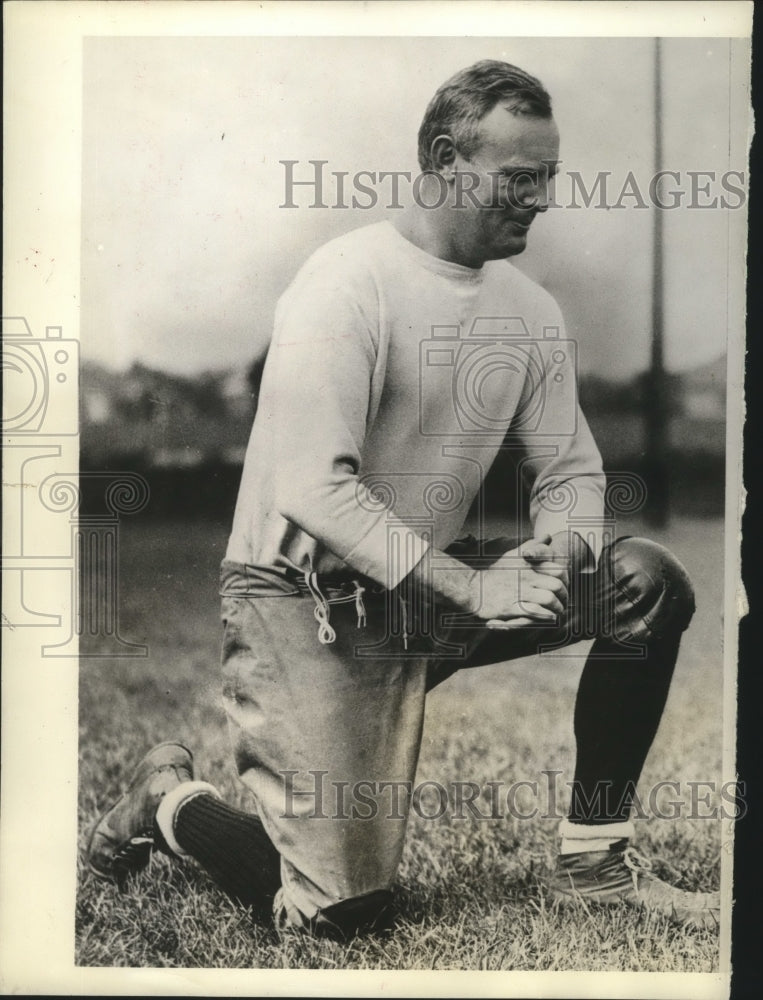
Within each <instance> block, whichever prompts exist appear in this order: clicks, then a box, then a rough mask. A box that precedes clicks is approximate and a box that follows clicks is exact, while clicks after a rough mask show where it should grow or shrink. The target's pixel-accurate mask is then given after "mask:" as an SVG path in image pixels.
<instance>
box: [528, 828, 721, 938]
mask: <svg viewBox="0 0 763 1000" xmlns="http://www.w3.org/2000/svg"><path fill="white" fill-rule="evenodd" d="M546 886H547V888H548V890H549V892H550V895H551V898H552V900H554V901H556V902H559V903H562V904H565V903H570V902H572V901H574V900H583V901H586V902H592V903H604V904H610V905H614V904H618V903H626V904H628V905H629V906H635V907H641V908H643V909H645V910H648V911H650V912H652V913H660V914H663V915H664V916H666V917H668V918H669V919H671V920H672V921H673V922H674V923H677V924H681V925H683V926H685V927H707V928H714V927H717V926H718V924H719V922H720V895H719V893H717V892H686V891H684V890H683V889H677V888H676V887H675V886H672V885H670V884H669V883H668V882H663V881H662V879H659V878H658V877H657V876H656V875H655V874H654V873H653V871H652V863H651V861H650V860H649V859H648V858H644V857H643V856H642V855H641V854H639V853H638V851H636V850H635V848H633V847H629V846H628V840H627V839H622V840H618V841H616V842H615V843H614V844H612V846H611V847H610V848H609V850H606V851H591V852H589V853H579V854H562V855H560V856H559V857H558V859H557V864H556V871H555V872H554V874H553V875H552V876H551V877H550V878H548V879H546Z"/></svg>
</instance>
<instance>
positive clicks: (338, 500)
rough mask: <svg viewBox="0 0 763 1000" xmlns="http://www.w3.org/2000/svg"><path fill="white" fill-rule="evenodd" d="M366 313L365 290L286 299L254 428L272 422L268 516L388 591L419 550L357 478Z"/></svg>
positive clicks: (370, 323) (366, 371) (315, 286)
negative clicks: (273, 514)
mask: <svg viewBox="0 0 763 1000" xmlns="http://www.w3.org/2000/svg"><path fill="white" fill-rule="evenodd" d="M323 273H324V276H325V270H324V272H323ZM374 306H375V302H374V301H373V298H372V295H371V294H370V293H369V291H368V289H358V288H354V289H347V287H346V286H340V283H339V282H334V283H330V284H328V285H327V284H325V283H318V282H317V281H309V280H306V281H305V283H304V284H303V285H302V287H300V288H299V289H297V291H296V292H294V290H292V292H291V293H290V294H287V296H285V298H284V300H282V302H281V304H280V306H279V310H278V313H277V315H276V324H275V330H274V336H273V341H272V344H271V348H270V352H269V357H268V364H267V386H266V387H265V389H266V391H264V392H263V397H264V399H265V412H263V413H262V414H261V415H258V419H263V420H270V421H272V440H273V442H274V445H275V458H276V461H275V463H274V476H275V491H274V494H275V503H276V508H277V510H278V513H280V514H281V515H282V516H283V517H284V518H286V519H287V520H288V521H290V522H291V523H293V524H294V525H296V526H297V527H299V528H300V529H302V530H303V531H305V532H306V533H307V534H309V535H311V536H312V537H313V538H315V539H316V540H318V541H319V542H321V543H322V544H323V545H325V546H326V547H327V548H329V549H331V550H332V551H333V552H334V553H335V554H336V555H337V556H338V557H339V558H340V559H342V560H343V561H344V562H346V563H347V564H348V565H349V566H351V567H353V568H354V569H355V570H357V571H358V572H359V573H361V574H363V575H365V576H368V577H370V578H371V579H373V580H375V581H377V582H378V583H381V584H383V585H384V586H386V587H389V588H392V587H395V586H396V585H397V584H398V583H399V582H400V580H402V579H403V577H405V576H406V575H407V574H408V573H409V572H410V571H411V570H412V569H413V567H414V566H415V565H416V564H417V563H418V562H419V560H420V559H421V558H422V556H423V555H424V552H425V551H426V549H427V546H428V543H427V541H426V540H425V539H423V538H421V537H420V536H419V535H418V534H417V533H416V532H414V531H413V530H411V529H410V528H409V527H407V526H406V525H405V524H404V522H403V521H402V520H401V519H400V518H398V517H397V516H396V515H395V514H394V512H393V511H391V510H388V509H385V508H383V507H382V506H381V504H380V502H379V500H378V498H376V497H374V496H371V495H370V494H369V491H368V490H367V489H366V488H365V487H364V486H363V485H362V483H361V482H360V481H359V478H358V475H359V471H360V466H361V453H362V449H363V443H364V440H365V436H366V431H367V422H368V419H369V407H370V403H371V392H372V383H373V379H374V375H375V369H376V365H377V349H378V343H376V342H375V341H377V342H378V338H379V330H378V326H379V324H378V319H376V318H375V317H373V315H372V313H373V310H374ZM391 535H395V536H396V540H395V544H393V545H391V544H390V536H391Z"/></svg>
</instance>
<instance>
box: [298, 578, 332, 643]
mask: <svg viewBox="0 0 763 1000" xmlns="http://www.w3.org/2000/svg"><path fill="white" fill-rule="evenodd" d="M305 583H306V584H307V587H308V589H309V591H310V593H311V594H312V595H313V600H314V601H315V610H314V611H313V614H314V615H315V620H316V621H317V622H318V642H319V643H320V644H321V645H322V646H328V645H329V643H332V642H335V641H336V632H335V631H334V630H333V628H332V627H331V625H330V624H329V617H330V616H331V608H330V607H329V602H328V601H327V600H326V598H325V597H324V596H323V594H322V593H321V589H320V587H319V586H318V574H317V573H311V572H310V570H307V571H306V572H305Z"/></svg>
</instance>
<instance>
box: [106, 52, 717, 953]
mask: <svg viewBox="0 0 763 1000" xmlns="http://www.w3.org/2000/svg"><path fill="white" fill-rule="evenodd" d="M419 158H420V164H421V168H422V171H424V172H425V174H426V177H425V179H424V182H423V183H422V185H421V187H420V191H419V198H418V199H417V202H416V204H414V205H413V206H411V207H410V209H408V210H407V211H406V212H405V213H404V214H402V215H401V216H400V218H399V219H398V220H396V222H395V224H394V225H393V224H391V223H389V222H384V223H380V224H376V225H372V226H367V227H364V228H361V229H359V230H355V231H354V232H351V233H349V234H347V235H345V236H342V237H340V238H339V239H336V240H333V241H332V242H330V243H329V244H327V245H326V246H324V247H322V248H321V249H320V250H319V251H318V252H317V253H315V254H314V255H313V256H312V257H311V258H310V260H308V262H307V263H306V264H305V265H304V267H303V268H302V269H301V271H300V272H299V274H298V275H297V277H296V278H295V279H294V281H293V283H292V285H291V287H290V288H289V289H288V290H287V292H286V293H285V294H284V296H283V297H282V299H281V301H280V302H279V304H278V309H277V313H276V319H275V329H274V334H273V339H272V343H271V347H270V351H269V354H268V359H267V363H266V366H265V370H264V373H263V379H262V385H261V392H260V397H259V407H258V412H257V416H256V419H255V423H254V428H253V431H252V436H251V440H250V445H249V449H248V452H247V457H246V462H245V466H244V471H243V477H242V483H241V489H240V493H239V499H238V504H237V508H236V513H235V518H234V523H233V530H232V534H231V537H230V542H229V546H228V551H227V555H226V560H225V562H224V563H223V567H222V588H221V593H222V597H223V620H224V624H225V636H224V645H223V697H224V701H225V705H226V709H227V712H228V716H229V723H230V732H231V737H232V742H233V749H234V756H235V761H236V766H237V768H238V772H239V775H240V776H241V778H242V779H243V781H245V782H246V784H247V785H248V786H249V788H250V789H251V790H252V792H253V793H254V797H255V801H256V804H257V810H258V815H257V816H253V815H251V814H248V813H244V812H241V811H240V810H237V809H234V808H232V807H231V806H228V805H227V804H225V803H224V802H222V801H221V799H220V796H219V793H218V792H217V790H216V789H215V788H214V787H213V786H211V785H209V784H206V783H204V782H200V781H198V780H195V778H194V775H193V770H192V763H191V755H190V753H189V752H188V751H187V750H186V749H185V748H184V747H183V746H182V745H180V744H176V743H169V744H162V745H161V746H159V747H156V748H155V749H154V750H152V751H151V752H150V753H149V754H148V756H147V757H146V758H145V759H144V761H143V762H142V763H141V765H140V766H139V768H138V771H137V773H136V776H135V778H134V779H133V782H132V784H131V786H130V788H129V789H128V791H127V792H126V793H125V795H124V796H123V797H122V799H120V801H119V802H118V803H117V804H116V805H114V806H113V807H112V808H111V809H110V810H109V811H108V812H107V813H106V814H105V816H104V817H102V818H101V820H100V821H99V823H98V824H97V825H96V827H95V829H94V832H93V835H92V838H91V842H90V847H89V862H90V867H91V869H92V870H93V871H94V872H96V874H99V875H101V876H105V877H110V878H116V879H119V878H120V877H122V876H123V875H124V874H125V873H126V872H129V871H132V870H135V869H137V868H140V867H142V866H143V865H145V864H146V863H147V862H148V858H149V854H150V850H151V848H152V846H153V847H157V848H159V849H161V850H163V851H166V852H168V853H175V854H179V855H190V856H191V857H193V858H195V859H196V860H197V861H198V862H199V863H200V864H201V865H202V866H203V867H205V868H206V869H207V871H208V872H209V873H210V874H211V875H212V876H213V878H215V879H216V880H217V881H218V883H219V884H220V885H222V886H223V888H225V889H226V891H228V892H229V893H231V895H233V896H235V897H236V898H238V899H240V900H242V901H244V902H246V903H251V904H253V905H257V906H262V905H265V906H270V904H271V902H272V904H273V907H274V913H275V917H276V921H277V923H278V925H279V926H292V927H298V928H302V929H304V930H306V931H308V932H311V933H316V934H320V933H325V934H330V935H336V936H340V937H341V936H347V935H352V934H354V933H357V932H358V931H360V930H364V929H368V928H371V927H374V926H379V925H380V924H381V923H382V921H383V920H384V919H385V918H386V915H387V912H388V901H389V891H390V886H391V885H392V883H393V880H394V877H395V872H396V869H397V866H398V863H399V861H400V857H401V853H402V848H403V841H404V835H405V824H406V818H407V813H408V810H409V808H410V794H411V785H412V781H413V779H414V776H415V770H416V762H417V757H418V752H419V745H420V741H421V732H422V724H423V712H424V701H425V696H426V692H427V691H428V690H429V689H431V687H432V686H434V685H435V684H437V683H440V682H441V681H442V680H444V679H445V678H446V677H447V676H448V675H449V674H451V673H453V672H454V671H456V670H458V669H461V668H466V667H474V666H479V665H481V664H486V663H498V662H502V661H505V660H508V659H511V658H514V657H519V656H526V655H528V654H531V653H535V652H537V651H539V650H540V651H542V650H543V648H544V647H558V646H561V645H564V644H568V643H570V642H574V641H577V640H579V639H583V638H589V639H594V640H595V641H594V644H593V647H592V649H591V652H590V655H589V657H588V660H587V663H586V666H585V669H584V672H583V675H582V678H581V682H580V688H579V691H578V696H577V703H576V707H575V720H574V722H575V735H576V742H577V762H576V773H575V781H574V783H573V795H572V802H571V807H570V814H569V817H568V819H566V820H564V821H563V822H562V824H561V829H560V833H561V846H560V856H559V862H558V866H557V870H556V871H555V873H554V874H553V875H552V876H550V877H549V879H548V880H547V884H548V892H549V894H550V896H551V897H552V898H553V899H554V900H559V901H561V902H565V901H568V900H573V899H575V898H577V897H581V896H582V897H585V898H587V899H589V900H592V901H595V902H607V903H625V904H631V905H637V906H642V905H643V906H647V907H650V908H652V909H654V910H656V911H658V912H661V913H664V914H668V915H669V916H671V917H673V918H675V919H677V920H679V921H680V922H683V923H691V924H699V925H702V924H708V923H713V922H714V921H715V919H716V916H717V911H718V900H717V897H716V896H715V895H714V894H692V893H686V892H681V891H678V890H677V889H675V888H673V887H671V886H669V885H667V884H665V883H663V882H661V881H659V880H657V879H656V878H655V877H654V876H652V875H651V874H650V873H649V872H648V870H647V869H646V868H645V867H644V866H643V865H641V864H639V862H638V855H636V854H635V852H634V850H633V848H631V847H630V846H629V842H630V838H631V836H632V835H633V827H632V824H631V822H630V819H629V816H630V812H629V810H630V804H631V799H632V796H633V793H634V790H635V786H636V783H637V781H638V779H639V775H640V773H641V769H642V765H643V763H644V760H645V757H646V755H647V753H648V750H649V747H650V745H651V743H652V740H653V737H654V735H655V732H656V729H657V726H658V723H659V720H660V717H661V714H662V710H663V707H664V704H665V699H666V697H667V693H668V688H669V685H670V680H671V675H672V672H673V667H674V665H675V662H676V657H677V654H678V647H679V642H680V637H681V633H682V632H683V631H684V629H685V628H686V627H687V625H688V624H689V621H690V619H691V616H692V613H693V610H694V603H693V596H692V590H691V585H690V583H689V581H688V579H687V576H686V573H685V571H684V570H683V568H682V567H681V565H680V564H679V563H678V561H677V560H676V559H675V558H674V557H673V556H672V555H671V554H670V553H669V552H667V551H666V550H665V549H664V548H662V547H660V546H658V545H656V544H655V543H652V542H649V541H647V540H643V539H632V538H631V539H619V540H617V541H613V540H612V539H611V538H607V537H606V533H605V530H604V528H605V523H604V521H603V512H604V503H603V495H604V477H603V474H602V468H601V460H600V457H599V454H598V451H597V449H596V446H595V444H594V441H593V439H592V437H591V434H590V431H589V429H588V426H587V424H586V422H585V419H584V418H583V416H582V414H581V413H580V412H579V410H578V408H577V404H576V402H575V399H576V396H575V392H574V379H575V371H574V358H573V354H572V349H571V346H570V345H568V344H567V342H566V341H565V340H564V338H563V337H562V335H561V333H562V331H563V321H562V318H561V315H560V313H559V310H558V307H557V306H556V303H555V302H554V301H553V299H552V298H551V297H550V296H549V295H548V294H547V293H545V292H544V291H543V290H542V289H540V288H539V287H538V286H537V285H535V284H534V283H533V282H531V281H530V280H529V279H528V278H526V277H524V276H523V275H522V274H521V273H520V272H519V271H517V270H516V269H515V268H513V267H512V266H511V265H510V264H509V263H508V261H507V258H509V257H512V256H514V255H517V254H520V253H521V252H522V251H523V250H524V249H525V246H526V243H527V238H528V230H529V228H530V226H531V224H532V222H533V221H534V219H535V217H536V215H537V214H539V213H542V212H544V211H545V210H546V208H547V207H548V183H549V179H550V177H551V175H552V174H553V172H554V170H555V164H556V162H557V161H558V159H559V137H558V132H557V128H556V125H555V123H554V120H553V117H552V114H551V103H550V99H549V97H548V95H547V93H546V92H545V90H544V89H543V87H542V86H541V84H540V83H539V82H538V81H537V80H535V79H534V78H533V77H531V76H529V75H527V74H526V73H524V72H522V71H521V70H519V69H517V68H516V67H513V66H510V65H508V64H506V63H502V62H494V61H484V62H480V63H478V64H476V65H475V66H472V67H471V68H469V69H467V70H464V71H462V72H461V73H458V74H457V75H456V76H454V77H453V78H452V79H451V80H449V81H448V82H447V83H445V84H444V85H443V86H442V87H441V88H440V90H439V91H438V92H437V94H436V95H435V97H434V98H433V100H432V102H431V103H430V105H429V108H428V109H427V112H426V115H425V118H424V121H423V124H422V126H421V130H420V133H419ZM485 331H487V332H485ZM507 445H509V446H511V447H514V448H515V449H516V451H517V454H518V455H520V454H521V461H520V467H521V468H522V471H523V473H524V474H525V475H526V477H527V478H528V479H529V480H530V481H531V483H532V488H531V493H530V518H531V521H532V525H533V537H532V538H530V539H529V540H527V541H526V542H525V543H524V544H523V545H521V546H520V545H518V544H517V542H511V541H509V540H508V539H497V540H493V541H491V542H484V541H477V540H476V539H473V538H469V539H460V540H459V536H460V535H461V533H462V529H463V525H464V522H465V519H466V516H467V514H468V512H469V510H470V508H471V505H472V501H473V500H474V498H475V496H476V494H477V492H478V490H479V487H480V486H481V484H482V482H483V480H484V478H485V475H486V474H487V471H488V469H489V468H490V466H491V464H492V462H493V460H494V458H495V457H496V455H497V453H498V451H499V449H500V448H501V447H502V446H507ZM508 738H509V739H510V735H509V737H508ZM361 785H362V786H363V787H364V790H365V797H366V798H365V800H366V803H370V806H369V807H368V808H366V810H365V811H363V810H362V809H360V808H358V807H357V802H356V803H354V804H353V806H352V808H349V807H347V808H346V809H344V808H342V809H340V808H339V803H338V800H337V802H335V801H334V799H335V793H337V792H338V790H340V789H350V790H351V791H353V790H357V789H359V787H360V786H361ZM390 788H392V789H397V790H398V791H399V792H400V794H399V795H398V796H397V802H396V806H395V808H394V809H391V808H390V805H389V801H388V798H384V796H385V791H386V790H388V789H390ZM324 790H325V799H324ZM329 803H331V805H329ZM324 808H325V812H324V811H323V810H324ZM332 809H333V815H331V813H332ZM326 815H331V819H329V820H326V819H322V818H321V817H324V816H326Z"/></svg>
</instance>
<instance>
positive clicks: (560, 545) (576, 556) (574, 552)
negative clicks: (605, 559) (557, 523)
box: [550, 530, 596, 574]
mask: <svg viewBox="0 0 763 1000" xmlns="http://www.w3.org/2000/svg"><path fill="white" fill-rule="evenodd" d="M550 548H551V551H552V552H553V553H554V555H555V556H557V557H559V558H560V559H564V560H566V562H567V566H568V568H569V571H570V573H573V574H574V573H580V572H582V571H583V570H584V569H587V568H588V567H590V566H593V565H595V562H596V560H595V558H594V554H593V552H592V551H591V548H590V546H589V545H588V543H587V542H586V541H585V539H584V538H583V536H582V535H580V534H579V533H578V532H577V531H570V530H568V531H560V532H558V533H557V534H556V535H552V536H551V544H550Z"/></svg>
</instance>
